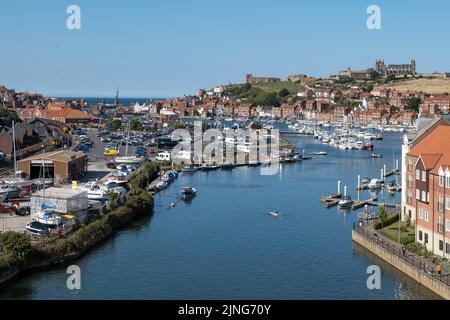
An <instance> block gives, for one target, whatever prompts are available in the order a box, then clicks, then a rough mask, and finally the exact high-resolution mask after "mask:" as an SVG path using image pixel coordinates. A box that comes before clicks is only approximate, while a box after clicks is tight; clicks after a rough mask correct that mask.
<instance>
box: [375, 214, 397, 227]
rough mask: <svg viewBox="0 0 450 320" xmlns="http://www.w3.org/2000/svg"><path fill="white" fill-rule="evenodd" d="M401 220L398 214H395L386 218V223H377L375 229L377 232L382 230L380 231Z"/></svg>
mask: <svg viewBox="0 0 450 320" xmlns="http://www.w3.org/2000/svg"><path fill="white" fill-rule="evenodd" d="M399 218H400V216H399V214H398V213H397V214H394V215H391V216H389V217H387V218H386V221H384V222H381V221H379V222H377V223H376V224H375V226H374V227H373V228H374V229H375V230H380V229H383V228H386V227H389V226H390V225H391V224H394V223H396V222H397V221H398V220H399Z"/></svg>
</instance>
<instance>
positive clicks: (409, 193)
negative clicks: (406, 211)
mask: <svg viewBox="0 0 450 320" xmlns="http://www.w3.org/2000/svg"><path fill="white" fill-rule="evenodd" d="M407 202H408V204H412V190H408V197H407Z"/></svg>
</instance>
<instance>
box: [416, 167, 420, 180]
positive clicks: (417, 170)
mask: <svg viewBox="0 0 450 320" xmlns="http://www.w3.org/2000/svg"><path fill="white" fill-rule="evenodd" d="M416 180H420V170H419V169H416Z"/></svg>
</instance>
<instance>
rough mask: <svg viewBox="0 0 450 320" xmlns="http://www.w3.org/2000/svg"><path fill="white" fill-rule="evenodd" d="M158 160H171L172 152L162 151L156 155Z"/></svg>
mask: <svg viewBox="0 0 450 320" xmlns="http://www.w3.org/2000/svg"><path fill="white" fill-rule="evenodd" d="M156 160H157V161H170V152H160V153H158V155H157V156H156Z"/></svg>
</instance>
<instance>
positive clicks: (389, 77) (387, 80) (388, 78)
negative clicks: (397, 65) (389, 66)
mask: <svg viewBox="0 0 450 320" xmlns="http://www.w3.org/2000/svg"><path fill="white" fill-rule="evenodd" d="M395 79H396V77H395V75H393V74H390V75H388V76H387V78H386V82H392V81H395Z"/></svg>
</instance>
